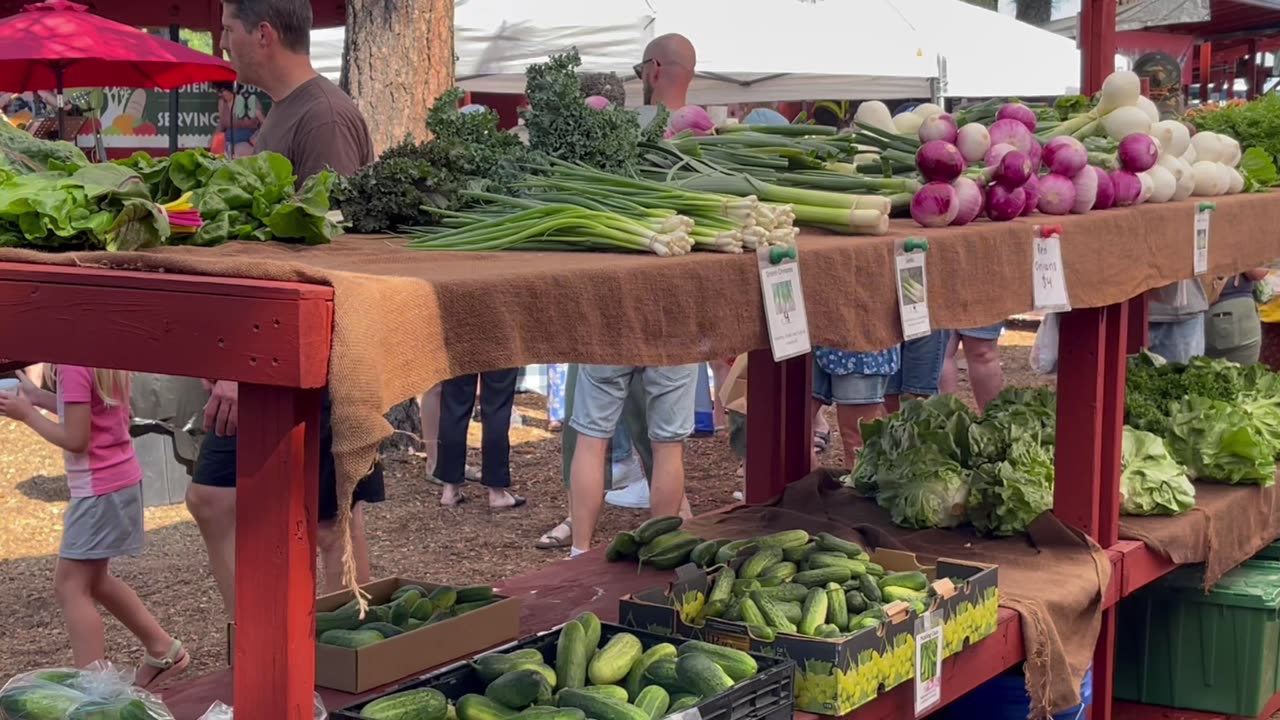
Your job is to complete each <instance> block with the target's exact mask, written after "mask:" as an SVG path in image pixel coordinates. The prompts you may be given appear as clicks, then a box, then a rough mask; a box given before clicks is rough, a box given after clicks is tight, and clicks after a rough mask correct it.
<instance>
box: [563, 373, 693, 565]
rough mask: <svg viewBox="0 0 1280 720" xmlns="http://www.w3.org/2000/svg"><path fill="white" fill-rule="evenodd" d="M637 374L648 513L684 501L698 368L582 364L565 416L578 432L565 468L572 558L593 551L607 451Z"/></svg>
mask: <svg viewBox="0 0 1280 720" xmlns="http://www.w3.org/2000/svg"><path fill="white" fill-rule="evenodd" d="M637 374H638V375H639V376H640V380H641V383H642V384H643V385H644V389H645V393H646V395H647V396H648V397H647V401H646V410H647V415H648V420H649V440H650V441H651V444H652V446H653V476H652V478H651V479H650V490H649V493H650V495H649V512H650V513H651V514H652V516H653V517H661V516H664V515H675V514H677V513H678V512H679V511H680V505H681V500H683V499H684V439H685V438H687V437H689V434H690V433H692V432H693V410H694V398H695V395H696V393H697V382H698V366H697V365H677V366H675V367H641V366H634V365H582V366H581V367H579V369H578V385H577V388H576V392H575V394H574V398H573V407H572V408H571V409H570V420H569V424H570V425H571V426H572V427H573V429H574V430H575V431H577V433H578V443H577V447H576V448H575V449H574V453H573V464H572V466H571V467H570V468H569V497H570V507H569V513H570V517H571V518H572V521H573V522H572V527H573V547H572V548H571V549H570V554H571V556H573V555H580V554H582V553H584V552H586V551H587V550H590V549H591V538H592V536H593V535H594V534H595V528H596V518H597V517H598V516H599V515H600V505H601V503H602V502H603V500H604V461H605V457H604V456H605V450H606V448H607V447H608V445H609V438H611V437H613V432H614V429H615V428H616V427H617V425H618V418H619V417H621V415H622V406H623V403H624V402H625V401H626V398H627V388H628V387H629V386H630V385H631V379H632V377H633V376H635V375H637Z"/></svg>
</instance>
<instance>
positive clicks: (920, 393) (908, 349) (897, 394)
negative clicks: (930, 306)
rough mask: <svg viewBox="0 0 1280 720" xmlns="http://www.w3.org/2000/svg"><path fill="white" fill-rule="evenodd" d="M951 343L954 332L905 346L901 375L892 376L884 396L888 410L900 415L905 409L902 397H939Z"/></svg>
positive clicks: (936, 332) (942, 332)
mask: <svg viewBox="0 0 1280 720" xmlns="http://www.w3.org/2000/svg"><path fill="white" fill-rule="evenodd" d="M950 342H951V331H950V330H934V331H933V332H931V333H929V334H928V335H925V336H924V337H920V338H916V339H915V340H908V341H906V342H904V343H902V345H901V348H902V350H901V352H902V363H901V365H900V366H899V367H898V372H896V373H894V374H893V375H891V376H889V388H888V389H887V390H885V395H884V408H885V410H887V411H889V412H891V413H895V412H898V410H899V408H901V407H902V395H909V396H911V397H921V398H923V397H929V396H931V395H937V394H938V382H939V380H941V378H942V366H943V364H944V362H945V361H946V359H947V344H948V343H950ZM911 397H908V398H907V399H908V400H910V399H911Z"/></svg>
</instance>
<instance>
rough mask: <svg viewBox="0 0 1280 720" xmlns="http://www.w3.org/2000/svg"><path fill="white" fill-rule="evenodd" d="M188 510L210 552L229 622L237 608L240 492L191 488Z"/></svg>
mask: <svg viewBox="0 0 1280 720" xmlns="http://www.w3.org/2000/svg"><path fill="white" fill-rule="evenodd" d="M187 509H188V510H189V511H190V512H191V517H193V518H195V521H196V527H198V528H199V529H200V535H201V536H202V537H204V545H205V548H206V549H207V550H208V552H209V570H210V571H211V572H212V573H213V581H214V582H215V583H217V585H218V592H219V593H221V595H222V606H223V610H224V612H226V614H227V619H234V618H235V607H236V489H235V488H222V487H211V486H208V485H195V484H193V485H189V486H188V487H187Z"/></svg>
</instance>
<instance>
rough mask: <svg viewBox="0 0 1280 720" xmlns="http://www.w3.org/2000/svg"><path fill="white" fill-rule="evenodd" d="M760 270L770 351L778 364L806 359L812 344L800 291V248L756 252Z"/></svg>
mask: <svg viewBox="0 0 1280 720" xmlns="http://www.w3.org/2000/svg"><path fill="white" fill-rule="evenodd" d="M756 262H757V264H758V265H759V267H760V291H761V292H762V293H763V294H764V317H765V321H766V323H767V324H768V326H769V348H770V349H771V350H773V359H774V361H775V362H781V361H783V360H786V359H788V358H793V357H797V356H800V355H804V354H806V353H808V352H809V350H811V349H812V346H811V344H810V342H809V316H808V314H807V313H806V312H805V308H804V290H803V289H802V288H801V287H800V262H799V260H798V259H797V254H796V248H795V247H794V246H792V247H789V248H784V247H777V246H774V247H762V248H757V249H756Z"/></svg>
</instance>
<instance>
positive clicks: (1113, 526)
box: [1090, 302, 1146, 720]
mask: <svg viewBox="0 0 1280 720" xmlns="http://www.w3.org/2000/svg"><path fill="white" fill-rule="evenodd" d="M1145 307H1146V306H1145V304H1144V305H1143V308H1144V310H1145ZM1129 310H1130V302H1122V303H1117V304H1115V305H1110V306H1108V307H1106V308H1104V309H1103V335H1104V344H1105V347H1106V355H1105V358H1104V363H1103V368H1102V371H1103V377H1102V380H1103V389H1102V392H1103V397H1102V422H1101V430H1102V451H1101V464H1100V468H1099V469H1100V471H1101V477H1100V482H1099V484H1098V490H1099V492H1098V498H1097V504H1098V533H1097V535H1096V536H1094V539H1095V540H1096V541H1097V542H1098V544H1099V545H1101V546H1102V547H1104V548H1108V547H1111V546H1113V545H1115V544H1116V542H1118V541H1119V539H1120V453H1121V449H1122V447H1123V442H1124V397H1125V388H1124V383H1125V357H1126V352H1125V351H1126V349H1127V348H1126V346H1127V345H1128V343H1129V340H1130V337H1131V336H1130V332H1129V321H1130V319H1131V318H1130V317H1129ZM1141 314H1142V316H1143V319H1144V321H1145V317H1146V313H1145V312H1143V313H1141ZM1144 324H1145V322H1144ZM1111 581H1112V582H1113V583H1118V582H1120V578H1112V580H1111ZM1116 612H1117V611H1116V608H1114V607H1113V608H1108V609H1106V610H1104V611H1103V612H1102V626H1101V628H1100V629H1099V632H1098V645H1097V649H1096V650H1095V651H1094V655H1093V693H1094V695H1093V698H1094V699H1093V707H1092V708H1091V711H1090V716H1091V717H1092V718H1094V719H1095V720H1099V719H1104V720H1105V719H1109V718H1110V717H1111V716H1112V715H1111V702H1112V691H1113V689H1114V687H1115V681H1114V677H1113V674H1114V672H1115V647H1116Z"/></svg>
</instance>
